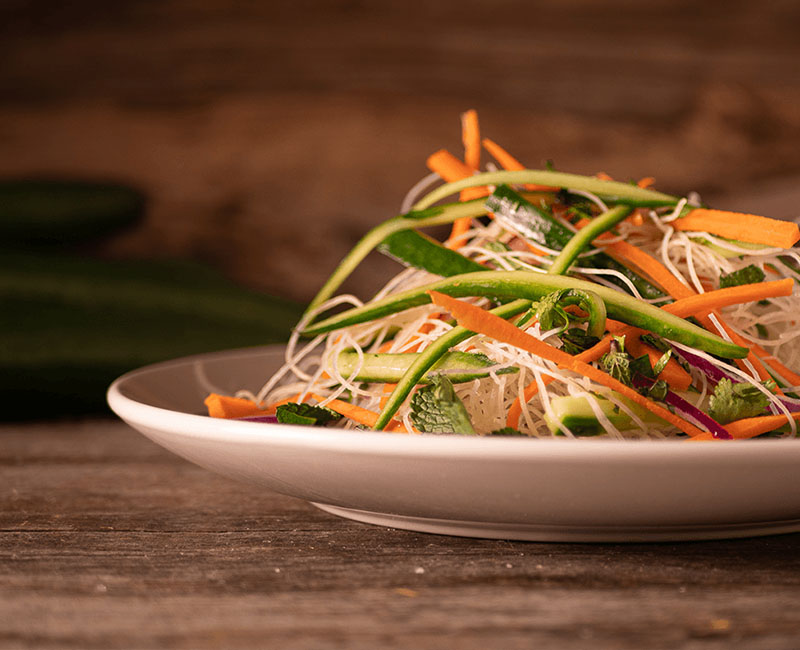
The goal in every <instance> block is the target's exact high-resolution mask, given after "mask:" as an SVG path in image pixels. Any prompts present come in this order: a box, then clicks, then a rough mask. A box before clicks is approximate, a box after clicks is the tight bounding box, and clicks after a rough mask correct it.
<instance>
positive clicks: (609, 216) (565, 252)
mask: <svg viewBox="0 0 800 650" xmlns="http://www.w3.org/2000/svg"><path fill="white" fill-rule="evenodd" d="M632 211H633V209H632V208H631V207H629V206H627V205H618V206H616V207H615V208H611V209H610V210H607V211H606V212H604V213H603V214H601V215H599V216H597V217H595V218H594V219H592V220H591V221H590V222H589V224H587V226H586V227H585V228H582V229H581V230H579V231H578V232H576V233H575V234H574V235H573V236H572V239H570V240H569V241H568V242H567V244H566V245H565V246H564V248H562V249H561V252H560V253H559V254H558V256H557V257H556V259H554V260H553V263H552V264H551V265H550V268H549V269H548V270H547V272H548V273H551V274H553V275H564V274H565V273H566V272H567V270H568V269H569V267H570V266H571V265H572V263H573V262H574V261H575V259H576V258H577V257H578V255H579V254H580V253H581V251H582V250H583V249H584V248H586V247H588V246H589V244H591V243H592V241H594V238H595V237H597V236H599V235H601V234H603V233H604V232H607V231H609V230H611V229H612V228H613V227H614V226H616V225H617V224H618V223H619V222H620V221H622V220H623V219H624V218H625V217H627V216H628V215H629V214H630V213H631V212H632Z"/></svg>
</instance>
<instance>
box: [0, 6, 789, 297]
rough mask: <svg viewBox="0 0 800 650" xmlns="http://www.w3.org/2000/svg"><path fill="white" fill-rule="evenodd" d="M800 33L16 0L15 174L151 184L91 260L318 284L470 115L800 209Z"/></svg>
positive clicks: (606, 165) (749, 21) (393, 9)
mask: <svg viewBox="0 0 800 650" xmlns="http://www.w3.org/2000/svg"><path fill="white" fill-rule="evenodd" d="M798 27H800V3H797V2H793V1H784V2H781V1H777V2H771V1H760V2H757V3H754V2H749V1H746V0H731V1H714V2H686V1H672V0H657V1H651V2H644V3H643V2H634V1H632V0H631V1H620V0H615V1H613V2H593V1H591V0H544V1H541V2H525V1H523V0H495V1H491V2H490V1H488V0H460V1H459V2H455V0H436V1H434V0H431V1H429V2H412V1H404V0H385V1H371V2H367V1H364V2H359V1H357V0H338V1H331V2H311V1H309V0H293V1H292V2H270V1H267V0H264V1H261V2H259V1H253V2H229V1H227V0H205V1H204V2H202V3H199V2H191V1H189V0H163V1H145V0H119V1H118V2H112V3H106V2H97V1H92V2H90V1H77V2H69V3H42V2H33V1H25V0H6V1H5V2H3V3H2V8H1V9H0V48H1V51H2V54H1V55H0V175H2V176H4V177H10V176H13V177H17V176H30V175H34V176H42V175H47V176H58V177H62V176H64V177H79V178H84V177H89V178H111V179H116V180H121V181H124V182H127V183H131V184H133V185H135V186H137V187H139V188H141V189H142V190H144V191H145V192H146V193H147V195H148V196H149V209H148V213H147V216H146V219H145V220H144V222H143V223H142V224H141V226H140V227H138V228H137V229H135V230H133V231H131V232H128V233H126V234H123V235H120V236H118V237H115V238H113V239H112V240H110V241H108V242H106V243H104V244H103V245H101V246H98V247H97V248H96V249H94V250H92V251H89V252H90V253H92V254H97V255H102V256H107V257H146V256H156V257H169V256H180V257H191V258H194V259H199V260H203V261H206V262H210V263H212V264H214V265H216V266H217V267H218V268H220V269H222V270H224V271H225V272H226V273H227V274H229V275H230V276H231V277H233V278H235V279H237V280H239V281H241V282H242V283H245V284H247V285H249V286H253V287H257V288H260V289H264V290H267V291H270V292H273V293H276V294H280V295H284V296H290V297H294V298H298V299H308V298H309V297H310V296H311V295H312V294H313V292H314V290H315V289H316V288H317V286H318V285H319V284H320V283H321V282H322V281H323V280H324V278H325V277H326V275H327V273H328V272H330V270H331V269H332V268H333V266H334V265H335V263H336V262H337V261H338V259H339V258H340V257H341V256H342V255H343V254H344V253H345V252H346V250H347V249H348V248H349V247H350V246H351V245H352V244H353V243H354V242H355V240H356V239H357V238H358V237H359V236H360V234H362V233H363V231H364V230H365V229H366V228H368V227H369V226H370V225H372V224H374V223H376V222H377V221H379V220H382V219H384V218H387V217H388V216H391V215H392V214H394V212H395V211H396V210H397V208H398V206H399V203H400V201H401V199H402V197H403V195H404V193H405V191H406V189H407V188H408V187H409V186H410V185H411V184H413V183H414V182H415V181H416V180H417V179H419V178H420V177H422V176H423V175H424V174H425V173H426V170H425V168H424V160H425V158H426V156H427V155H428V154H430V153H431V152H432V151H434V150H436V149H438V148H440V147H448V148H450V149H452V150H454V151H456V150H457V149H458V147H459V120H458V116H459V113H460V112H461V111H463V110H465V109H467V108H476V109H478V110H479V113H480V117H481V121H482V125H483V128H484V131H485V133H486V134H488V135H490V136H491V137H492V138H494V139H496V140H497V141H499V142H501V143H503V144H504V145H505V146H507V147H508V148H509V149H511V150H512V151H514V152H515V153H516V154H517V155H518V157H520V158H521V159H522V160H524V161H525V162H526V163H527V164H528V165H530V166H539V165H541V164H542V163H543V162H544V161H545V160H546V159H553V160H554V161H555V163H556V165H557V167H558V168H560V169H564V170H569V171H575V172H596V171H599V170H603V171H605V172H607V173H609V174H612V175H614V176H615V177H618V178H629V177H637V176H641V175H653V176H655V177H656V178H657V179H658V185H659V187H660V188H661V189H664V190H667V191H674V192H686V191H688V190H690V189H694V190H698V191H700V192H701V193H702V194H703V196H704V198H706V199H710V200H716V201H718V203H724V204H725V206H726V207H739V208H740V209H752V210H755V209H758V207H759V206H763V208H764V209H763V210H762V211H763V212H768V211H769V210H770V209H773V208H774V209H781V210H783V209H786V206H787V205H788V199H787V198H786V197H787V196H789V195H790V194H791V193H792V192H795V191H796V190H795V188H796V187H797V184H796V183H795V181H796V179H798V178H800V146H798V144H800V108H799V107H800V39H798V37H797V33H798ZM776 196H777V197H779V199H780V200H779V201H777V202H775V201H773V202H772V203H770V200H771V199H772V198H774V197H776ZM781 197H783V198H781ZM798 198H800V197H798ZM754 203H755V204H757V205H753V204H754ZM770 206H772V207H770ZM797 212H798V213H800V209H798V210H797ZM373 268H374V269H377V274H378V275H380V274H381V273H384V272H388V271H389V269H390V268H391V263H390V262H388V261H386V262H380V263H377V262H376V266H374V267H373ZM374 276H375V273H372V272H370V273H362V274H361V275H360V276H359V278H357V279H356V280H355V281H354V285H353V286H354V287H355V288H356V289H357V290H359V291H368V290H370V289H371V288H372V287H374V286H375V284H376V282H377V280H376V279H375V277H374Z"/></svg>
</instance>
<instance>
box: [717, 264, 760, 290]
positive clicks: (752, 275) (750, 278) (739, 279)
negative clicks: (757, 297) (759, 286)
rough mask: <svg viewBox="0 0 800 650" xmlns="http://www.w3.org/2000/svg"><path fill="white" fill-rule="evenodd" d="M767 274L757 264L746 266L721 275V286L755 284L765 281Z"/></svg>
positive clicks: (723, 287) (722, 287)
mask: <svg viewBox="0 0 800 650" xmlns="http://www.w3.org/2000/svg"><path fill="white" fill-rule="evenodd" d="M765 277H766V275H764V271H762V270H761V269H760V268H758V267H757V266H756V265H755V264H750V265H749V266H745V267H744V268H743V269H739V270H738V271H734V272H733V273H728V274H727V275H721V276H719V288H720V289H725V288H726V287H738V286H739V285H740V284H755V283H756V282H763V281H764V278H765Z"/></svg>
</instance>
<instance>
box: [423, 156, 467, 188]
mask: <svg viewBox="0 0 800 650" xmlns="http://www.w3.org/2000/svg"><path fill="white" fill-rule="evenodd" d="M427 165H428V169H430V170H431V171H432V172H436V173H437V174H439V176H441V177H442V178H443V179H444V180H446V181H447V182H448V183H452V182H453V181H460V180H461V179H462V178H468V177H469V176H472V171H473V170H472V169H470V168H469V167H468V166H467V165H465V164H464V163H463V162H461V161H460V160H459V159H458V158H456V157H455V156H454V155H453V154H451V153H450V152H449V151H447V149H439V151H437V152H435V153H432V154H431V155H430V156H428V160H427Z"/></svg>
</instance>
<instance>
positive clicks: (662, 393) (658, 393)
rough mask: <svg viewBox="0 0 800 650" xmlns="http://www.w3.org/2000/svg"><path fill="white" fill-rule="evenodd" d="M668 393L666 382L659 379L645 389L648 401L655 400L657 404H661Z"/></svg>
mask: <svg viewBox="0 0 800 650" xmlns="http://www.w3.org/2000/svg"><path fill="white" fill-rule="evenodd" d="M668 391H669V385H668V384H667V382H666V381H665V380H663V379H659V380H657V381H656V382H655V383H654V384H653V385H652V386H650V388H648V389H647V393H646V395H647V397H649V398H650V399H653V400H656V401H657V402H663V401H664V400H665V399H666V397H667V392H668Z"/></svg>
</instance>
